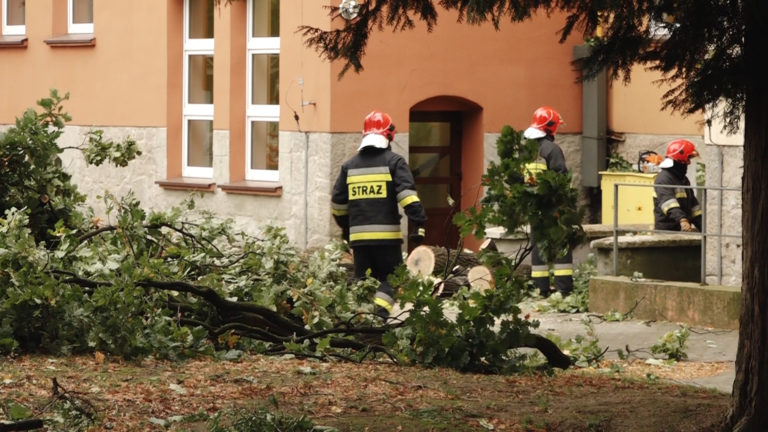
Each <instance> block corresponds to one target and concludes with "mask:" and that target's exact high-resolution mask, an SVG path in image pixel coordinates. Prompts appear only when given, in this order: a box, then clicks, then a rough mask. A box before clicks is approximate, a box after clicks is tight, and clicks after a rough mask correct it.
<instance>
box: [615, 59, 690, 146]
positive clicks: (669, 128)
mask: <svg viewBox="0 0 768 432" xmlns="http://www.w3.org/2000/svg"><path fill="white" fill-rule="evenodd" d="M660 77H661V75H659V73H657V72H653V71H648V70H646V68H645V66H641V65H638V66H635V67H634V68H632V76H631V81H630V83H629V84H625V83H623V82H622V81H614V82H613V83H611V85H610V86H609V88H608V119H607V121H608V128H609V129H611V130H613V131H616V132H623V133H638V134H654V135H667V134H675V135H702V134H703V125H702V123H701V122H702V121H703V119H704V116H703V115H700V116H696V115H692V116H688V117H683V116H682V115H680V114H679V113H673V112H672V111H670V110H668V109H667V110H662V102H661V101H662V99H663V96H664V93H665V92H666V91H667V90H668V89H669V88H670V87H669V85H667V84H660V83H658V82H656V81H658V79H659V78H660Z"/></svg>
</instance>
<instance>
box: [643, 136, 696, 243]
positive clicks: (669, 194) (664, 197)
mask: <svg viewBox="0 0 768 432" xmlns="http://www.w3.org/2000/svg"><path fill="white" fill-rule="evenodd" d="M697 156H699V152H697V151H696V146H695V145H693V143H692V142H690V141H688V140H684V139H677V140H674V141H672V142H670V143H669V144H668V145H667V152H666V154H665V159H664V160H663V161H662V162H661V164H659V167H660V168H661V172H659V174H658V175H657V176H656V179H655V180H654V184H655V185H665V186H680V187H675V188H671V187H654V193H653V195H654V197H653V215H654V228H655V229H657V230H668V231H684V232H693V231H701V206H700V205H699V201H698V200H697V199H696V195H694V193H693V189H690V188H686V187H684V186H690V185H691V182H690V180H688V177H687V176H686V174H687V172H688V165H690V164H691V158H694V157H697Z"/></svg>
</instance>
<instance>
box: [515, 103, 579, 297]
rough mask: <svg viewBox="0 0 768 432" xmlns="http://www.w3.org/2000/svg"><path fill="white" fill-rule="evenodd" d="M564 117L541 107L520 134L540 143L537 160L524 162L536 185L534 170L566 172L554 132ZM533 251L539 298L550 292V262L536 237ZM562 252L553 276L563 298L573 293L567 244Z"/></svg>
mask: <svg viewBox="0 0 768 432" xmlns="http://www.w3.org/2000/svg"><path fill="white" fill-rule="evenodd" d="M563 123H564V122H563V119H562V117H561V116H560V113H558V112H557V111H556V110H555V109H554V108H552V107H549V106H542V107H539V108H537V109H536V110H535V111H534V112H533V119H532V120H531V124H530V126H529V127H528V128H527V129H526V130H525V131H524V132H523V136H525V137H526V138H528V139H533V140H536V142H537V143H538V144H539V157H538V159H537V160H536V161H535V162H533V163H531V164H528V165H527V167H526V168H527V171H528V175H529V179H528V180H527V181H528V182H529V183H531V184H535V176H536V173H538V172H541V171H544V170H552V171H555V172H558V173H561V174H564V173H567V172H568V167H567V166H566V163H565V155H564V154H563V150H562V149H561V148H560V146H559V145H557V144H556V143H555V133H556V132H557V128H558V127H559V126H560V125H561V124H563ZM531 241H532V242H533V250H532V252H531V279H532V280H533V283H534V285H536V288H538V290H539V294H540V295H541V296H542V297H547V296H549V294H550V293H551V289H550V286H549V272H550V263H548V262H546V261H545V260H544V258H543V257H542V256H541V254H540V252H539V248H538V246H536V241H535V239H533V238H532V239H531ZM564 248H565V254H564V255H562V256H559V257H558V258H556V259H555V262H554V263H552V264H553V267H554V275H555V281H554V282H555V290H557V291H559V292H560V293H561V294H562V295H563V297H565V296H567V295H569V294H570V293H571V292H573V254H572V252H571V250H570V248H568V246H567V245H565V246H564Z"/></svg>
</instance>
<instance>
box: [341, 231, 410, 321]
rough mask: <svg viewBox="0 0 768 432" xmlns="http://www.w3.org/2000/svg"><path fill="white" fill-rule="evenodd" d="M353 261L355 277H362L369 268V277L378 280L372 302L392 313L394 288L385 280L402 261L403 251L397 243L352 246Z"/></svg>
mask: <svg viewBox="0 0 768 432" xmlns="http://www.w3.org/2000/svg"><path fill="white" fill-rule="evenodd" d="M352 257H353V259H354V263H355V277H356V278H358V279H362V278H364V277H365V276H366V273H367V272H368V270H369V269H370V271H371V277H372V278H374V279H376V280H378V281H379V288H378V289H377V290H376V296H375V298H374V303H375V304H376V305H377V306H380V307H382V308H384V309H385V310H386V311H387V314H390V313H392V306H394V304H395V289H394V288H393V287H392V286H391V285H390V284H389V282H387V276H389V275H390V274H392V273H394V271H395V268H397V266H399V265H400V264H401V263H402V262H403V252H402V250H401V247H400V245H399V244H393V245H366V246H354V247H352Z"/></svg>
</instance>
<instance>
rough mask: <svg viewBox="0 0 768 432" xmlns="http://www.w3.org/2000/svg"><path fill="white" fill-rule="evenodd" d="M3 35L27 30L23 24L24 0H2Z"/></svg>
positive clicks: (17, 33) (19, 33)
mask: <svg viewBox="0 0 768 432" xmlns="http://www.w3.org/2000/svg"><path fill="white" fill-rule="evenodd" d="M2 1H3V10H2V12H1V14H2V17H3V26H2V27H3V28H2V31H3V33H2V34H3V35H23V34H25V33H26V32H27V29H26V25H25V22H24V21H25V15H26V0H2Z"/></svg>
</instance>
